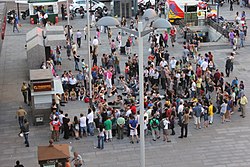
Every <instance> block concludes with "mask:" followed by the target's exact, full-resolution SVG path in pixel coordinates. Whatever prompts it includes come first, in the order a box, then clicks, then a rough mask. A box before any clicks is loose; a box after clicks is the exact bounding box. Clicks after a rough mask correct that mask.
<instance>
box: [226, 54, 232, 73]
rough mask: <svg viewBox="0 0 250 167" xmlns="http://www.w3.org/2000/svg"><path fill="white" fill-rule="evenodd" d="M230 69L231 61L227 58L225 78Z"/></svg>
mask: <svg viewBox="0 0 250 167" xmlns="http://www.w3.org/2000/svg"><path fill="white" fill-rule="evenodd" d="M231 69H232V60H231V59H230V58H227V60H226V65H225V72H226V77H229V75H230V71H231Z"/></svg>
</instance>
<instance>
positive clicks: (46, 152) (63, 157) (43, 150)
mask: <svg viewBox="0 0 250 167" xmlns="http://www.w3.org/2000/svg"><path fill="white" fill-rule="evenodd" d="M37 154H38V163H39V165H40V167H58V166H59V164H60V165H62V167H65V163H66V161H67V159H69V158H70V155H71V151H70V146H69V145H68V144H53V143H52V142H51V141H50V145H49V146H38V149H37Z"/></svg>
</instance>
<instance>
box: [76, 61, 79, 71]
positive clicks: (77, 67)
mask: <svg viewBox="0 0 250 167" xmlns="http://www.w3.org/2000/svg"><path fill="white" fill-rule="evenodd" d="M75 70H79V66H78V62H77V61H75Z"/></svg>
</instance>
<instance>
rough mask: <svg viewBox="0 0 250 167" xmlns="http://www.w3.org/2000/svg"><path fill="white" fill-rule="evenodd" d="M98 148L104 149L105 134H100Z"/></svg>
mask: <svg viewBox="0 0 250 167" xmlns="http://www.w3.org/2000/svg"><path fill="white" fill-rule="evenodd" d="M98 148H100V149H104V136H98Z"/></svg>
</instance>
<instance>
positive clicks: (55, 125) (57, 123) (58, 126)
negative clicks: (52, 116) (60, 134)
mask: <svg viewBox="0 0 250 167" xmlns="http://www.w3.org/2000/svg"><path fill="white" fill-rule="evenodd" d="M50 124H51V125H52V126H53V129H54V130H55V131H59V128H60V126H61V123H60V121H51V122H50Z"/></svg>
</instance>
